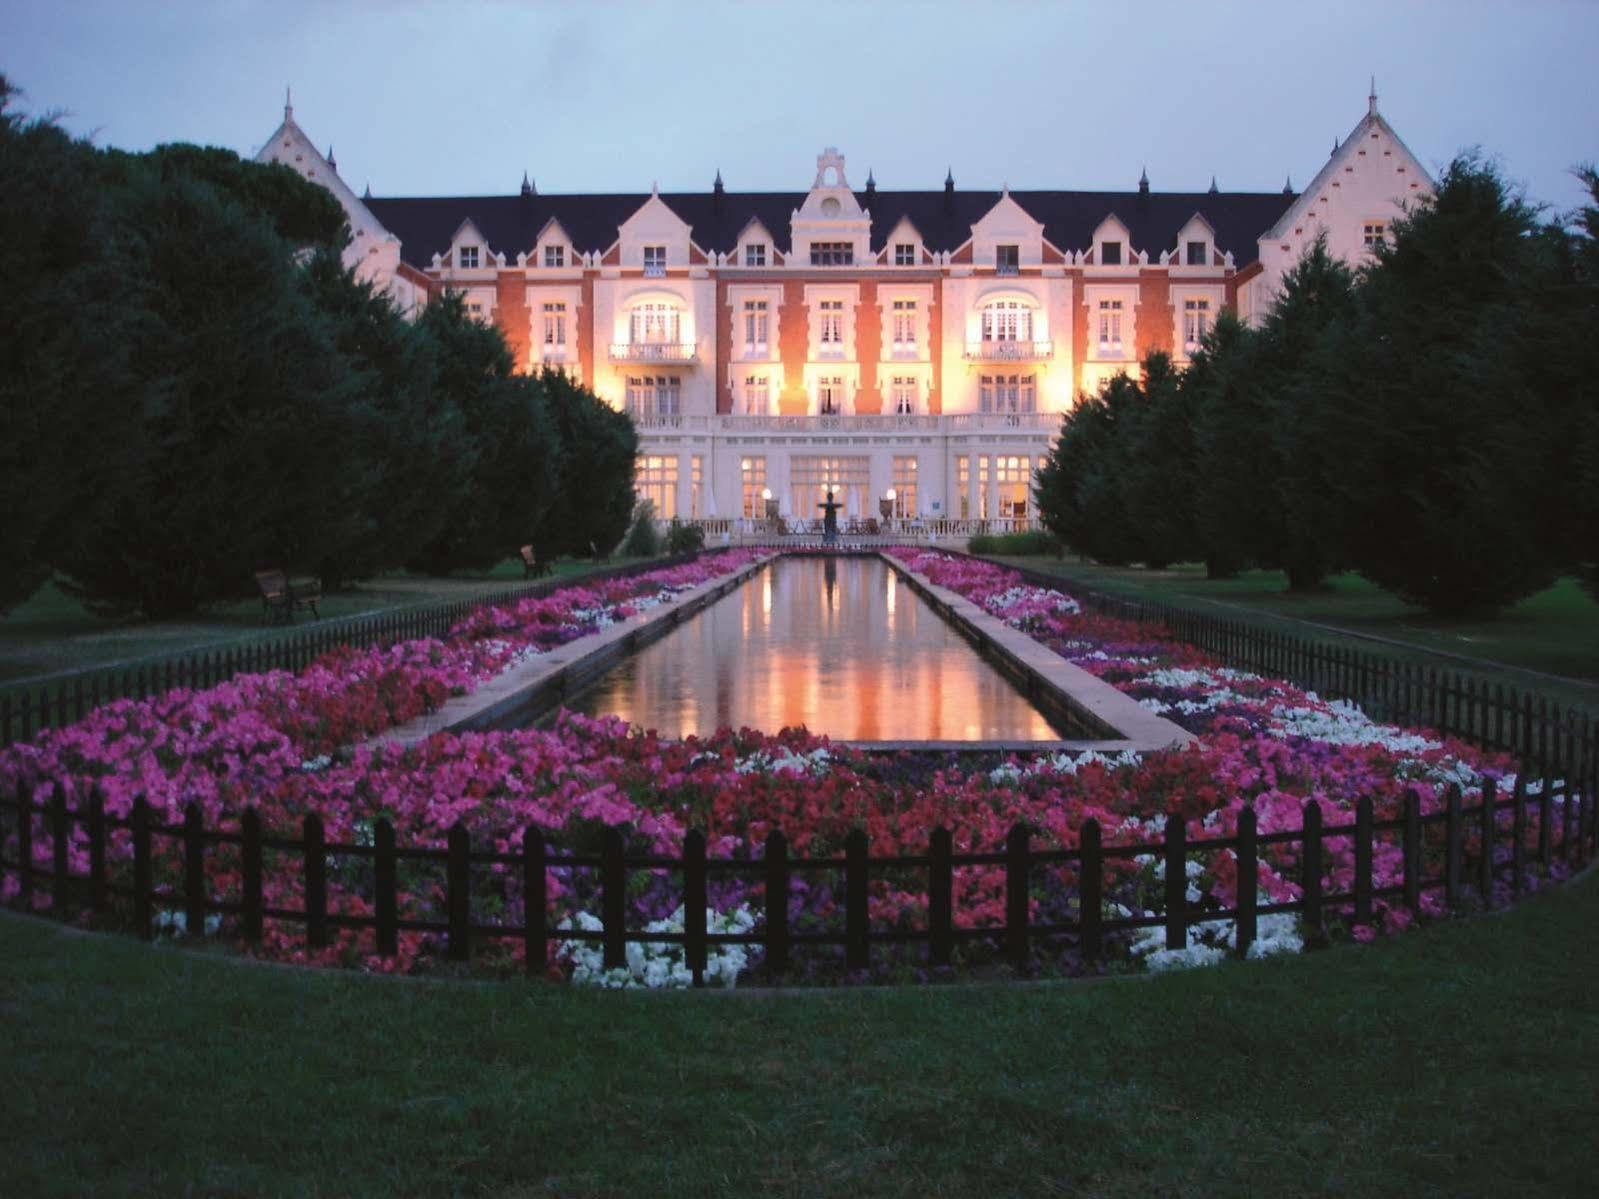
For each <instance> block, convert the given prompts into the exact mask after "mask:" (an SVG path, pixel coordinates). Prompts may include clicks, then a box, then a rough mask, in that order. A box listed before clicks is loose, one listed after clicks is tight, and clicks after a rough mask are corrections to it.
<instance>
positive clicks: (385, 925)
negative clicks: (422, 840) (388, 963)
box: [372, 816, 400, 958]
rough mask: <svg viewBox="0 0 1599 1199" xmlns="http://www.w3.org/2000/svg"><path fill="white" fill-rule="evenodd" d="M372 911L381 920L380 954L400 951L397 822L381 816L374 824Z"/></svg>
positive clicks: (388, 955)
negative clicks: (396, 852)
mask: <svg viewBox="0 0 1599 1199" xmlns="http://www.w3.org/2000/svg"><path fill="white" fill-rule="evenodd" d="M372 875H373V885H374V887H375V892H374V894H373V896H372V914H373V917H374V918H375V919H376V922H377V943H378V956H379V957H385V958H390V957H393V956H394V955H395V954H397V953H399V952H400V927H399V919H400V915H399V903H400V900H399V877H398V875H399V870H398V862H397V860H396V858H395V856H394V825H393V824H392V823H391V822H390V820H389V818H388V817H387V816H381V817H379V818H378V820H377V821H376V822H375V823H374V824H373V825H372Z"/></svg>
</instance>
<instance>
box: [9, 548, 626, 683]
mask: <svg viewBox="0 0 1599 1199" xmlns="http://www.w3.org/2000/svg"><path fill="white" fill-rule="evenodd" d="M598 567H599V564H598V563H594V562H589V561H571V560H562V561H560V562H557V563H555V565H554V567H553V571H554V573H555V575H556V576H557V577H559V576H565V575H579V574H585V573H587V572H588V571H591V570H595V569H598ZM521 582H522V563H521V561H520V560H509V561H506V562H502V563H501V564H500V565H499V566H497V567H495V568H494V569H493V570H491V571H487V572H484V573H481V574H464V573H463V574H457V575H454V576H451V577H450V578H429V577H427V576H421V575H407V574H403V573H394V574H388V575H384V576H382V577H380V578H377V579H372V580H369V581H367V582H365V583H362V584H360V585H359V586H356V587H354V588H352V589H350V590H349V591H343V592H338V593H330V594H329V595H327V596H326V597H324V599H323V601H322V604H321V608H320V610H321V613H322V616H323V618H324V619H330V620H331V619H336V618H338V617H342V616H358V615H360V614H362V613H365V612H375V611H380V610H383V609H391V608H403V607H412V606H415V605H419V604H430V603H438V602H443V601H448V600H453V599H461V598H465V597H468V596H473V595H479V594H482V593H483V592H485V591H496V590H499V589H501V588H507V587H514V586H517V585H519V584H521ZM306 627H308V622H307V620H306V618H305V617H304V616H301V618H300V621H299V624H298V625H296V626H295V628H294V629H285V628H284V627H282V626H278V627H276V628H273V627H270V626H268V625H266V624H264V623H263V621H262V615H261V601H260V600H259V599H246V600H237V601H235V602H233V603H228V604H221V605H218V606H217V607H215V608H213V609H211V610H210V611H208V612H206V613H205V614H204V616H203V617H199V618H195V619H192V620H166V621H152V620H142V619H138V618H129V619H125V620H104V619H101V618H99V617H96V616H94V615H92V614H91V613H89V612H88V611H86V610H85V609H84V607H83V606H82V605H81V604H79V603H78V602H77V601H76V600H75V599H73V598H72V597H71V596H69V595H67V594H66V593H65V592H63V591H62V590H61V589H60V588H59V587H57V586H56V585H55V584H54V583H49V584H46V585H45V586H44V587H42V588H40V589H39V591H38V592H37V593H36V594H35V595H34V596H33V598H31V599H30V600H28V601H27V602H26V603H24V604H20V605H18V606H17V607H16V608H14V609H12V610H11V611H10V612H9V613H7V614H6V615H5V616H4V617H3V618H0V687H3V684H5V683H7V682H13V683H14V682H15V681H16V680H19V679H24V678H28V677H30V676H35V675H42V674H52V673H55V672H57V671H64V670H79V669H82V668H84V667H89V666H108V665H111V664H112V663H118V662H125V661H129V660H132V659H139V658H145V657H149V656H151V655H159V656H161V657H167V656H171V655H177V654H182V653H184V652H186V651H189V650H197V649H208V648H216V647H218V646H223V645H233V646H237V645H242V644H246V643H253V642H265V641H270V640H272V639H274V638H277V637H283V636H288V635H291V634H292V633H293V632H295V631H303V630H304V629H305V628H306Z"/></svg>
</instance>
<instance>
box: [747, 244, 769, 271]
mask: <svg viewBox="0 0 1599 1199" xmlns="http://www.w3.org/2000/svg"><path fill="white" fill-rule="evenodd" d="M744 265H745V266H748V267H765V266H766V243H765V242H763V241H752V242H750V243H749V244H747V245H746V246H745V247H744Z"/></svg>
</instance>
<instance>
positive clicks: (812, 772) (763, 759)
mask: <svg viewBox="0 0 1599 1199" xmlns="http://www.w3.org/2000/svg"><path fill="white" fill-rule="evenodd" d="M832 761H833V755H832V754H830V753H828V752H827V747H826V746H823V745H819V746H817V747H816V748H815V749H813V750H811V751H810V752H809V753H803V754H797V753H794V752H793V751H792V750H789V749H780V750H778V751H777V752H776V753H775V754H769V753H767V752H766V751H765V750H759V749H758V750H756V751H755V752H754V753H752V754H750V755H749V756H748V757H745V758H740V759H739V760H738V761H737V762H735V763H734V764H733V769H734V770H736V771H737V772H738V773H739V774H791V775H795V776H811V777H820V776H821V775H824V774H826V773H827V770H828V767H829V766H830V765H831V764H832Z"/></svg>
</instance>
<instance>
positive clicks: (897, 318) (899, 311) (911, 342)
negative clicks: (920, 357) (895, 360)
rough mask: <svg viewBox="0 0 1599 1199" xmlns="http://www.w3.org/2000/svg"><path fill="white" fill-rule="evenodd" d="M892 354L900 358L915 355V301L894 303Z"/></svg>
mask: <svg viewBox="0 0 1599 1199" xmlns="http://www.w3.org/2000/svg"><path fill="white" fill-rule="evenodd" d="M894 353H895V354H896V355H898V356H900V357H907V356H908V357H914V356H915V354H916V301H915V300H895V301H894Z"/></svg>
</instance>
